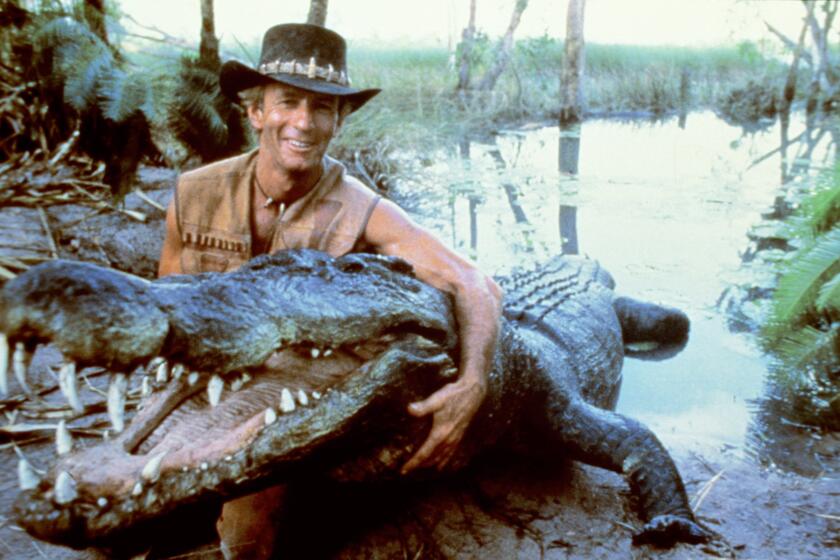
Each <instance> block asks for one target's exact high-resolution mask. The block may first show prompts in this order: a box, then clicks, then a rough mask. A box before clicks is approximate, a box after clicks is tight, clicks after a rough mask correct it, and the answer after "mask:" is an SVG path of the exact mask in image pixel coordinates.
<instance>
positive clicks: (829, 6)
mask: <svg viewBox="0 0 840 560" xmlns="http://www.w3.org/2000/svg"><path fill="white" fill-rule="evenodd" d="M803 3H804V4H805V10H806V16H805V20H806V22H807V24H808V27H809V28H810V30H811V39H812V42H813V51H814V53H813V59H814V65H813V74H812V77H811V85H810V88H809V89H810V91H809V95H808V105H807V111H808V112H809V113H811V112H813V111H814V110H815V109H816V106H817V103H818V100H819V98H820V97H821V98H822V101H823V104H826V105H827V104H830V102H831V98H832V97H833V96H834V95H835V94H836V92H837V88H838V84H837V77H836V76H835V75H834V68H833V66H832V64H831V60H830V53H829V50H828V34H829V31H830V30H831V25H832V23H833V22H834V16H835V15H836V13H837V0H825V1H824V2H823V3H822V11H823V13H824V15H825V17H824V20H823V23H822V25H820V22H819V21H818V20H817V16H816V15H815V14H814V8H815V4H816V3H815V2H810V1H805V0H803Z"/></svg>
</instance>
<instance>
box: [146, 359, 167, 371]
mask: <svg viewBox="0 0 840 560" xmlns="http://www.w3.org/2000/svg"><path fill="white" fill-rule="evenodd" d="M165 362H166V358H164V357H163V356H155V357H154V358H152V359H151V360H149V363H148V364H147V365H146V371H147V372H151V371H152V370H156V369H157V368H158V367H159V366H160V364H163V363H165Z"/></svg>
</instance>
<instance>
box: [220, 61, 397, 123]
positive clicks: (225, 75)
mask: <svg viewBox="0 0 840 560" xmlns="http://www.w3.org/2000/svg"><path fill="white" fill-rule="evenodd" d="M271 83H281V84H286V85H289V86H293V87H296V88H300V89H303V90H306V91H313V92H316V93H325V94H327V95H335V96H337V97H341V98H343V99H345V100H347V101H348V102H350V105H351V107H352V109H353V111H356V110H358V109H359V108H360V107H361V106H362V105H364V104H365V103H367V102H368V101H370V100H371V99H372V98H373V97H374V96H375V95H376V94H378V93H379V92H380V91H382V90H380V89H376V88H372V89H355V88H351V87H347V86H342V85H341V84H334V83H332V82H325V81H324V80H314V79H311V78H307V77H306V76H298V75H294V74H262V73H260V72H257V71H256V70H254V69H253V68H249V67H248V66H245V65H244V64H242V63H241V62H238V61H236V60H229V61H227V62H225V63H224V64H222V69H221V71H220V72H219V87H220V88H221V90H222V93H223V94H224V95H225V96H226V97H228V98H229V99H231V100H234V101H238V100H239V99H238V94H239V92H240V91H243V90H246V89H248V88H252V87H257V86H261V85H266V84H271Z"/></svg>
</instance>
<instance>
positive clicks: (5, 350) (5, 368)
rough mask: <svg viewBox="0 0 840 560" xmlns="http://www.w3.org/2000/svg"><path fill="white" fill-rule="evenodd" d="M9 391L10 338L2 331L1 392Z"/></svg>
mask: <svg viewBox="0 0 840 560" xmlns="http://www.w3.org/2000/svg"><path fill="white" fill-rule="evenodd" d="M8 392H9V339H8V338H7V337H6V335H5V334H3V333H0V394H2V395H3V396H6V394H7V393H8Z"/></svg>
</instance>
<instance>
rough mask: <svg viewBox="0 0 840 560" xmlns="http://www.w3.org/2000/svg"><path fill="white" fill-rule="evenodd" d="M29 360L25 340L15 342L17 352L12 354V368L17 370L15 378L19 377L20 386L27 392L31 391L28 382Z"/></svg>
mask: <svg viewBox="0 0 840 560" xmlns="http://www.w3.org/2000/svg"><path fill="white" fill-rule="evenodd" d="M28 361H29V360H27V356H26V349H25V348H24V347H23V342H18V343H17V344H15V353H14V356H12V369H13V370H14V372H15V379H17V381H18V383H20V386H21V387H22V388H23V390H24V391H26V392H27V393H28V392H29V386H28V385H27V384H26V367H27V365H29V364H27V362H28Z"/></svg>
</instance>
